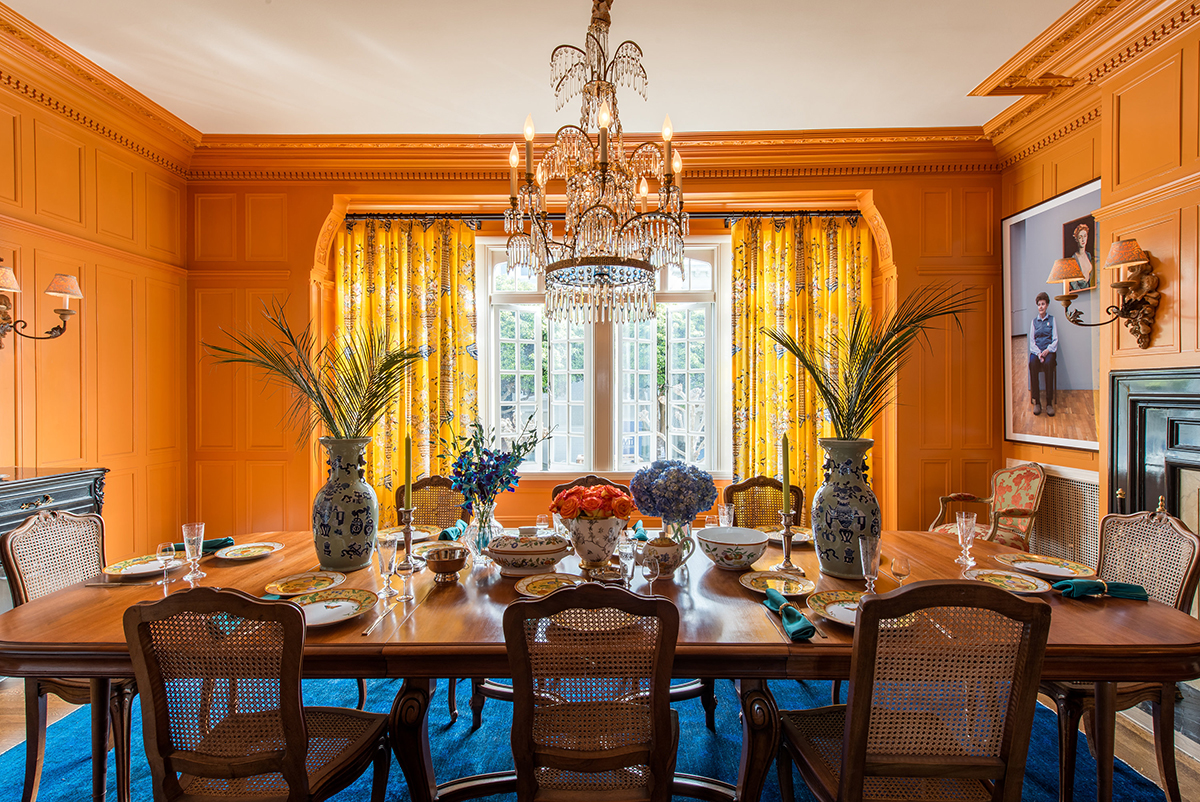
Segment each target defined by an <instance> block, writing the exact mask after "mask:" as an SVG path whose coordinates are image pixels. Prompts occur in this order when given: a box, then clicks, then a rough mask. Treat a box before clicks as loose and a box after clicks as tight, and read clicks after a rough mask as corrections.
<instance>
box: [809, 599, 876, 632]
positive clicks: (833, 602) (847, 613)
mask: <svg viewBox="0 0 1200 802" xmlns="http://www.w3.org/2000/svg"><path fill="white" fill-rule="evenodd" d="M862 597H863V592H862V591H861V590H823V591H821V592H820V593H814V594H813V595H811V596H809V597H808V609H810V610H812V611H813V612H814V613H816V614H817V615H819V616H821V617H822V618H826V619H828V620H830V621H834V622H836V623H838V624H845V625H846V626H848V627H852V626H854V622H855V620H856V619H857V618H858V605H859V603H860V602H861V601H862Z"/></svg>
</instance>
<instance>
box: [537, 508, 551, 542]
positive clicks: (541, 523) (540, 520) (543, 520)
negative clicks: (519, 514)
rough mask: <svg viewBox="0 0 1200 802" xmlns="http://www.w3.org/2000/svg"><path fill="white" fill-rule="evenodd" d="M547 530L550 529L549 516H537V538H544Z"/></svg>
mask: <svg viewBox="0 0 1200 802" xmlns="http://www.w3.org/2000/svg"><path fill="white" fill-rule="evenodd" d="M549 529H550V516H549V515H544V514H543V515H539V516H538V517H537V533H538V537H545V536H546V535H547V534H549V533H548V531H547V530H549Z"/></svg>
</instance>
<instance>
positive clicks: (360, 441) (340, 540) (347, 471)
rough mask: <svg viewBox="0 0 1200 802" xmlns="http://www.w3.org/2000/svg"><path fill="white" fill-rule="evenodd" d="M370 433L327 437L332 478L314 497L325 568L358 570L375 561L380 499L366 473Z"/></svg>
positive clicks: (317, 543)
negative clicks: (365, 435) (344, 436)
mask: <svg viewBox="0 0 1200 802" xmlns="http://www.w3.org/2000/svg"><path fill="white" fill-rule="evenodd" d="M370 442H371V438H369V437H352V438H346V439H339V438H334V437H322V438H321V439H320V443H321V445H322V446H324V448H325V451H326V452H327V453H328V454H329V479H328V480H327V481H326V482H325V485H324V486H323V487H322V488H321V489H320V490H318V491H317V497H316V498H315V499H313V513H312V531H313V546H314V547H315V548H316V551H317V560H318V562H320V564H321V567H322V568H325V569H329V570H332V571H357V570H358V569H360V568H365V567H366V566H367V565H369V564H370V562H371V553H372V552H373V551H374V550H375V531H376V526H377V524H378V521H379V500H378V499H377V498H376V497H375V489H374V488H372V487H371V485H369V484H368V483H367V481H366V479H365V477H364V470H363V466H365V465H366V464H367V460H366V456H365V454H366V450H367V444H368V443H370Z"/></svg>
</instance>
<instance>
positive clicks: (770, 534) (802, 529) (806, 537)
mask: <svg viewBox="0 0 1200 802" xmlns="http://www.w3.org/2000/svg"><path fill="white" fill-rule="evenodd" d="M758 528H759V529H760V530H761V531H763V532H766V533H767V540H769V541H771V542H772V543H774V544H775V545H780V544H782V543H783V530H782V529H780V528H779V527H778V526H775V527H769V526H760V527H758ZM812 542H813V533H812V530H811V529H809V528H808V527H807V526H793V527H792V545H793V546H798V545H800V544H802V543H812Z"/></svg>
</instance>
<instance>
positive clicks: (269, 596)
mask: <svg viewBox="0 0 1200 802" xmlns="http://www.w3.org/2000/svg"><path fill="white" fill-rule="evenodd" d="M259 598H261V599H262V600H263V601H275V600H276V599H282V598H283V597H282V596H277V595H275V594H274V593H268V594H267V595H266V596H260V597H259Z"/></svg>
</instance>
